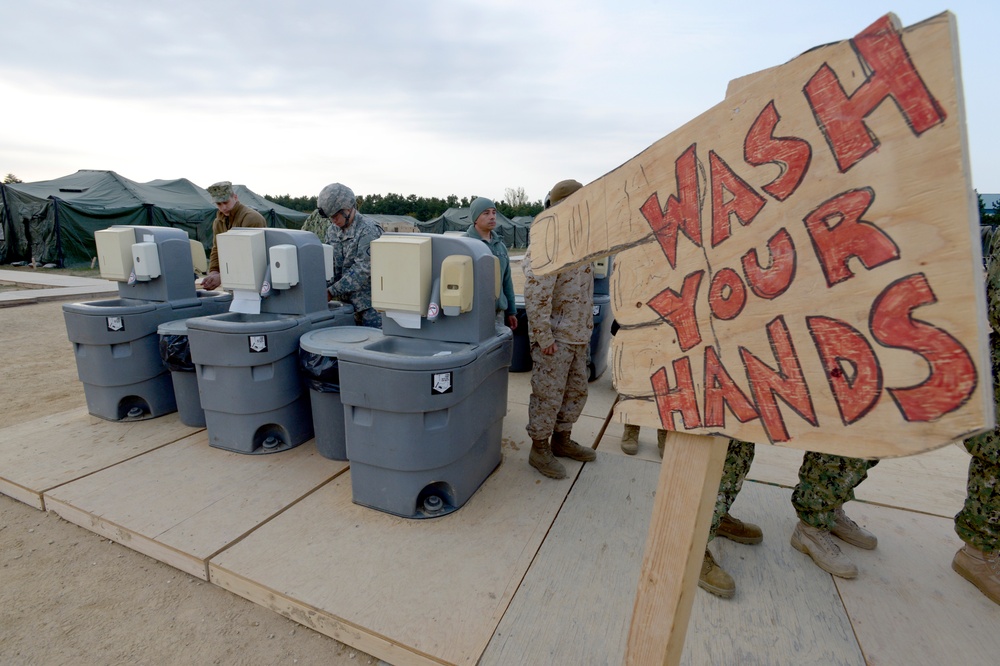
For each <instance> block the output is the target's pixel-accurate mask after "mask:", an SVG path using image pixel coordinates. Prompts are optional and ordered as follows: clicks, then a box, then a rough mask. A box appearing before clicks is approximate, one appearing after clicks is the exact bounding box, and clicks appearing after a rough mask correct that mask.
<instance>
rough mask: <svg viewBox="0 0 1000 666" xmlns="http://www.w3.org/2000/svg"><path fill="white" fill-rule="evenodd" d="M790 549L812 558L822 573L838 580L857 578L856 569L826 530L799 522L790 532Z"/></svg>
mask: <svg viewBox="0 0 1000 666" xmlns="http://www.w3.org/2000/svg"><path fill="white" fill-rule="evenodd" d="M792 548H794V549H795V550H797V551H799V552H800V553H805V554H806V555H808V556H809V557H811V558H812V560H813V562H815V563H816V566H818V567H819V568H820V569H822V570H823V571H826V572H827V573H831V574H833V575H834V576H839V577H840V578H857V577H858V568H857V567H856V566H854V562H851V559H850V558H849V557H847V555H844V553H843V552H841V550H840V546H838V545H837V544H836V543H834V541H833V537H831V536H830V533H829V532H827V531H826V530H821V529H819V528H818V527H813V526H812V525H806V524H805V523H803V522H802V521H801V520H800V521H799V524H798V525H796V526H795V531H794V532H792Z"/></svg>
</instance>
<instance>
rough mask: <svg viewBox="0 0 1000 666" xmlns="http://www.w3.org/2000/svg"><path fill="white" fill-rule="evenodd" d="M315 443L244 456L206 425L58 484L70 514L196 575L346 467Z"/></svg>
mask: <svg viewBox="0 0 1000 666" xmlns="http://www.w3.org/2000/svg"><path fill="white" fill-rule="evenodd" d="M346 468H347V463H345V462H338V461H333V460H327V459H326V458H323V457H321V456H320V455H319V453H317V452H316V448H315V446H308V447H306V446H299V447H296V448H294V449H292V450H290V451H287V452H284V453H282V454H274V455H265V456H247V455H240V454H238V453H231V452H228V451H222V450H220V449H213V448H211V447H210V446H209V445H208V435H207V431H205V430H200V431H198V432H197V433H196V434H194V435H191V436H189V437H187V438H185V439H183V440H181V441H178V442H175V443H173V444H170V445H168V446H164V447H162V448H160V449H157V450H156V451H151V452H150V453H148V454H147V455H144V456H140V457H137V458H133V459H131V460H128V461H126V462H123V463H121V464H119V465H115V466H113V467H109V468H107V469H104V470H102V471H100V472H97V473H95V474H91V475H90V476H87V477H86V478H83V479H80V480H79V481H74V482H71V483H68V484H65V485H63V486H60V487H59V488H56V489H54V490H52V491H50V492H48V493H46V495H45V502H46V507H47V508H48V509H49V510H51V511H54V512H56V513H58V514H59V515H60V516H62V517H63V518H65V519H66V520H68V521H70V522H73V523H76V524H77V525H80V526H81V527H85V528H87V529H89V530H91V531H93V532H96V533H98V534H100V535H102V536H106V537H108V538H109V539H113V540H115V541H118V542H120V543H123V544H125V545H127V546H128V547H130V548H132V549H134V550H137V551H139V552H141V553H145V554H146V555H149V556H150V557H153V558H155V559H157V560H160V561H161V562H165V563H167V564H169V565H171V566H173V567H176V568H178V569H180V570H181V571H185V572H187V573H189V574H191V575H192V576H197V577H199V578H202V579H207V578H208V569H207V563H208V559H209V558H210V557H211V556H212V555H214V554H215V553H217V552H219V551H221V550H223V549H225V548H226V547H228V546H230V545H232V544H234V543H236V542H238V541H239V540H240V539H242V538H243V537H244V536H246V535H247V534H248V533H250V532H251V531H253V530H254V529H256V528H257V527H259V526H260V525H262V524H263V523H266V522H267V521H268V520H270V519H271V518H273V517H274V516H276V515H277V514H279V513H281V512H282V511H284V510H285V509H287V508H288V507H289V506H292V505H293V504H295V503H296V502H298V501H299V500H300V499H302V498H303V497H305V496H306V495H308V494H309V493H311V492H313V491H314V490H316V489H317V488H319V487H320V486H322V485H323V484H324V483H326V482H327V481H329V480H330V479H332V478H334V477H335V476H337V475H338V474H340V473H342V472H343V471H344V470H345V469H346Z"/></svg>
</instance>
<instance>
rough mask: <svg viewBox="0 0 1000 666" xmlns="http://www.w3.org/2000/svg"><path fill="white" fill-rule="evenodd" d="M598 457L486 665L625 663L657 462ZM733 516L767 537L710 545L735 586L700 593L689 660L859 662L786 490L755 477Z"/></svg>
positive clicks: (585, 473) (693, 615) (574, 494)
mask: <svg viewBox="0 0 1000 666" xmlns="http://www.w3.org/2000/svg"><path fill="white" fill-rule="evenodd" d="M598 463H599V464H597V465H586V466H584V469H583V470H582V472H581V473H580V478H579V479H578V480H577V482H576V484H575V485H574V486H573V490H572V492H571V493H570V494H569V496H568V497H567V498H566V503H565V505H564V507H563V509H562V511H561V512H560V514H559V517H558V518H557V519H556V522H555V523H554V524H553V526H552V529H551V531H550V532H549V536H548V537H547V538H546V540H545V543H544V544H543V545H542V548H541V550H540V551H539V553H538V556H537V557H536V558H535V562H534V563H533V564H532V566H531V569H529V571H528V574H527V575H526V576H525V579H524V582H523V583H522V584H521V587H520V588H519V589H518V592H517V594H516V595H515V597H514V600H513V601H512V602H511V606H510V609H509V610H508V611H507V613H506V614H505V615H504V618H503V620H502V621H501V623H500V625H499V626H498V627H497V631H496V634H495V635H494V637H493V640H492V641H491V642H490V645H489V647H488V648H487V650H486V652H485V653H484V654H483V658H482V661H481V663H482V664H484V665H486V664H543V663H565V664H619V663H621V662H622V659H623V657H624V654H625V641H626V637H627V635H628V628H629V621H630V618H631V615H632V602H633V599H634V594H635V587H636V585H637V584H638V581H639V568H640V565H641V562H642V556H643V545H644V539H643V538H642V535H643V534H644V533H645V531H646V529H647V526H648V523H649V515H650V513H651V510H652V505H653V491H654V490H655V489H656V484H657V479H658V474H659V465H656V464H654V463H650V462H648V461H644V460H639V459H635V458H631V457H626V456H612V455H600V456H599V458H598ZM782 507H785V508H784V509H782ZM733 512H734V515H737V516H739V517H741V518H744V519H746V520H749V521H752V522H755V523H758V524H760V525H761V527H762V528H763V530H764V533H765V538H764V543H762V544H760V545H758V546H743V545H738V544H734V543H732V542H729V541H726V540H725V539H719V540H716V541H713V542H712V544H711V546H710V547H711V549H712V550H713V551H714V552H715V553H716V555H717V559H718V561H719V562H720V564H721V565H722V566H723V568H725V569H726V570H727V571H728V572H729V573H730V574H732V575H733V577H734V578H735V579H736V586H737V593H736V597H735V598H734V599H731V600H723V599H719V598H717V597H714V596H712V595H710V594H708V593H707V592H704V591H700V590H699V591H698V592H697V595H696V597H695V601H694V607H693V609H692V613H691V620H690V625H689V627H688V634H687V641H686V645H685V652H684V656H683V659H682V663H684V664H692V665H696V664H741V663H771V664H792V663H794V664H816V665H817V666H819V665H824V666H825V665H826V664H863V663H864V659H863V658H862V655H861V650H860V649H859V647H858V644H857V641H855V640H854V638H853V634H852V628H851V625H850V622H849V620H848V616H847V613H846V612H845V610H844V607H843V604H842V603H841V601H840V598H839V596H838V592H837V589H836V587H835V586H834V583H833V581H832V579H831V576H830V575H829V574H826V573H825V572H823V571H821V570H820V569H819V568H817V567H815V566H814V565H812V564H811V563H810V562H803V561H801V559H800V557H801V556H800V554H799V553H797V552H796V551H794V550H792V548H791V547H790V546H789V545H788V536H789V535H790V534H791V530H792V529H793V527H794V525H795V516H794V513H793V512H792V509H791V505H790V492H789V491H787V490H784V489H780V488H774V487H770V486H764V485H761V484H756V483H748V484H746V485H744V487H743V491H742V492H741V494H740V496H739V498H738V500H737V502H736V504H734V507H733ZM665 630H666V629H665V628H664V631H665Z"/></svg>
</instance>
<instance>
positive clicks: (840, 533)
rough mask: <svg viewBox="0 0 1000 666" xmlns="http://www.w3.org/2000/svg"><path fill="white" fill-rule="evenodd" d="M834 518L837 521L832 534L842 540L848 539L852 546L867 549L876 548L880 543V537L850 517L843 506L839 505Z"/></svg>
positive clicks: (831, 531)
mask: <svg viewBox="0 0 1000 666" xmlns="http://www.w3.org/2000/svg"><path fill="white" fill-rule="evenodd" d="M833 519H834V520H835V521H836V522H835V523H834V525H833V529H832V530H830V534H832V535H833V536H835V537H837V538H838V539H840V540H841V541H846V542H847V543H849V544H851V545H852V546H857V547H858V548H864V549H865V550H874V549H875V546H877V545H878V537H876V536H875V535H874V534H872V533H871V532H869V531H868V530H866V529H864V528H863V527H861V526H860V525H858V524H857V523H856V522H854V521H853V520H851V519H850V518H848V517H847V514H846V513H844V508H843V507H839V508H837V510H836V511H834V512H833Z"/></svg>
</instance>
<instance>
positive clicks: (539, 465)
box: [528, 439, 566, 479]
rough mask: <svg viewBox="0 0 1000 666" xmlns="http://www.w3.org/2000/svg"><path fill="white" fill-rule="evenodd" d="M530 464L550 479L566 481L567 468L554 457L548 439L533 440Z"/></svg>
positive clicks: (529, 458) (529, 456)
mask: <svg viewBox="0 0 1000 666" xmlns="http://www.w3.org/2000/svg"><path fill="white" fill-rule="evenodd" d="M528 464H529V465H531V466H532V467H534V468H535V469H537V470H538V471H539V472H541V473H542V475H543V476H547V477H549V478H550V479H565V478H566V468H565V467H563V466H562V463H561V462H559V461H558V460H556V459H555V458H554V457H553V456H552V448H551V447H550V446H549V440H547V439H533V440H531V453H530V454H528Z"/></svg>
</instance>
